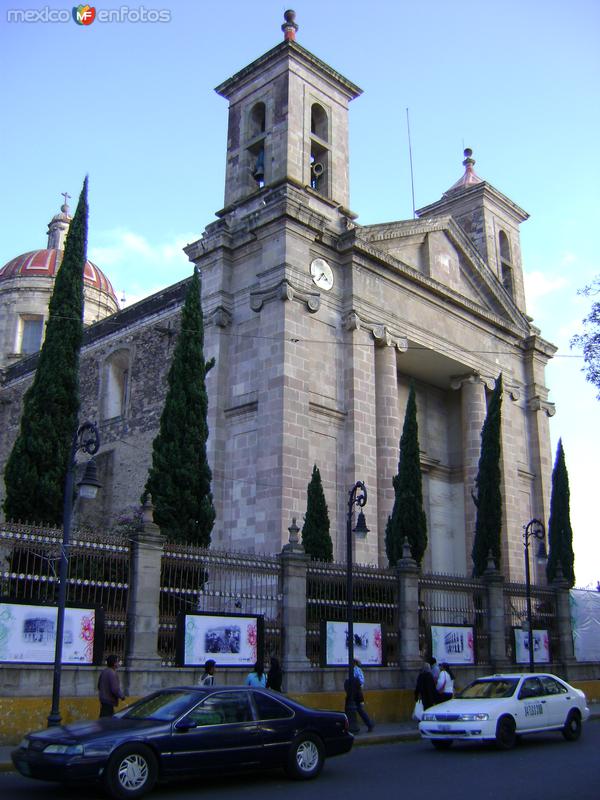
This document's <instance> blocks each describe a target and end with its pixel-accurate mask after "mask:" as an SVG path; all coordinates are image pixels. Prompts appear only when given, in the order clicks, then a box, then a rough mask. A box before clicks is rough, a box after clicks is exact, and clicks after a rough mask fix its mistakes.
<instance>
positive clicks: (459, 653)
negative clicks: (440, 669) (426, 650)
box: [431, 625, 475, 664]
mask: <svg viewBox="0 0 600 800" xmlns="http://www.w3.org/2000/svg"><path fill="white" fill-rule="evenodd" d="M431 655H432V656H433V657H434V658H435V659H437V662H438V664H442V663H443V662H446V663H447V664H474V663H475V648H474V644H473V628H472V626H469V625H432V626H431Z"/></svg>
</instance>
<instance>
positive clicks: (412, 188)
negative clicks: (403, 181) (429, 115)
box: [406, 108, 417, 219]
mask: <svg viewBox="0 0 600 800" xmlns="http://www.w3.org/2000/svg"><path fill="white" fill-rule="evenodd" d="M406 129H407V131H408V156H409V159H410V190H411V192H412V210H413V219H415V218H416V216H417V215H416V213H415V176H414V173H413V158H412V145H411V142H410V119H409V117H408V108H407V109H406Z"/></svg>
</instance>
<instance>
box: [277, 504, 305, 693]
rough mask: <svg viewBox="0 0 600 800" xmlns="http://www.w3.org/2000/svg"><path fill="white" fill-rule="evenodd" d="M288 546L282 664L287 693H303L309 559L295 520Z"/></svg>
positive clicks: (285, 549) (283, 567) (283, 558)
mask: <svg viewBox="0 0 600 800" xmlns="http://www.w3.org/2000/svg"><path fill="white" fill-rule="evenodd" d="M288 530H289V533H290V539H289V543H288V544H286V545H284V547H283V548H282V550H281V572H282V575H281V577H282V592H281V594H282V598H283V599H282V604H283V608H282V615H281V638H282V649H281V662H282V669H283V673H284V681H285V684H286V686H285V688H286V690H287V691H290V690H293V691H301V690H302V685H301V684H302V680H301V677H302V676H301V675H300V673H306V670H307V669H308V667H309V666H310V663H309V660H308V658H307V657H306V573H307V569H308V562H309V560H310V559H309V557H308V556H307V555H306V553H305V552H304V548H303V547H302V545H301V544H300V540H299V537H298V533H299V530H300V529H299V528H298V526H297V525H296V518H295V517H294V518H293V519H292V524H291V525H290V527H289V528H288Z"/></svg>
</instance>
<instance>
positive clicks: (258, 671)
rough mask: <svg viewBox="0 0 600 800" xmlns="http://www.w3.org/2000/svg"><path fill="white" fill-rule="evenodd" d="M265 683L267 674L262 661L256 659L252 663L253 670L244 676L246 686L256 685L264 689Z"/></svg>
mask: <svg viewBox="0 0 600 800" xmlns="http://www.w3.org/2000/svg"><path fill="white" fill-rule="evenodd" d="M266 685H267V676H266V675H265V670H264V667H263V663H262V661H257V662H256V664H255V665H254V670H253V671H252V672H250V673H249V674H248V676H247V677H246V686H257V687H258V688H259V689H264V688H265V687H266Z"/></svg>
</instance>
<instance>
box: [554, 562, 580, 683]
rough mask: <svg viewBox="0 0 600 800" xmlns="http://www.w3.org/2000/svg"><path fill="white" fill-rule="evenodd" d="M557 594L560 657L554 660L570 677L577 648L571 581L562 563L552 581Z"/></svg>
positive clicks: (566, 675) (567, 676)
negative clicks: (574, 634) (574, 643)
mask: <svg viewBox="0 0 600 800" xmlns="http://www.w3.org/2000/svg"><path fill="white" fill-rule="evenodd" d="M552 588H553V589H554V592H555V596H556V628H557V632H558V647H559V653H558V658H556V657H553V659H552V660H553V661H555V662H556V661H558V662H559V663H560V665H561V669H562V673H563V674H564V675H565V677H566V678H567V679H568V678H569V668H570V667H571V666H572V665H573V664H575V648H574V645H573V629H572V627H571V604H570V598H569V582H568V581H567V580H565V579H564V577H563V574H562V569H561V567H560V564H559V565H558V568H557V571H556V577H555V579H554V581H553V582H552Z"/></svg>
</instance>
